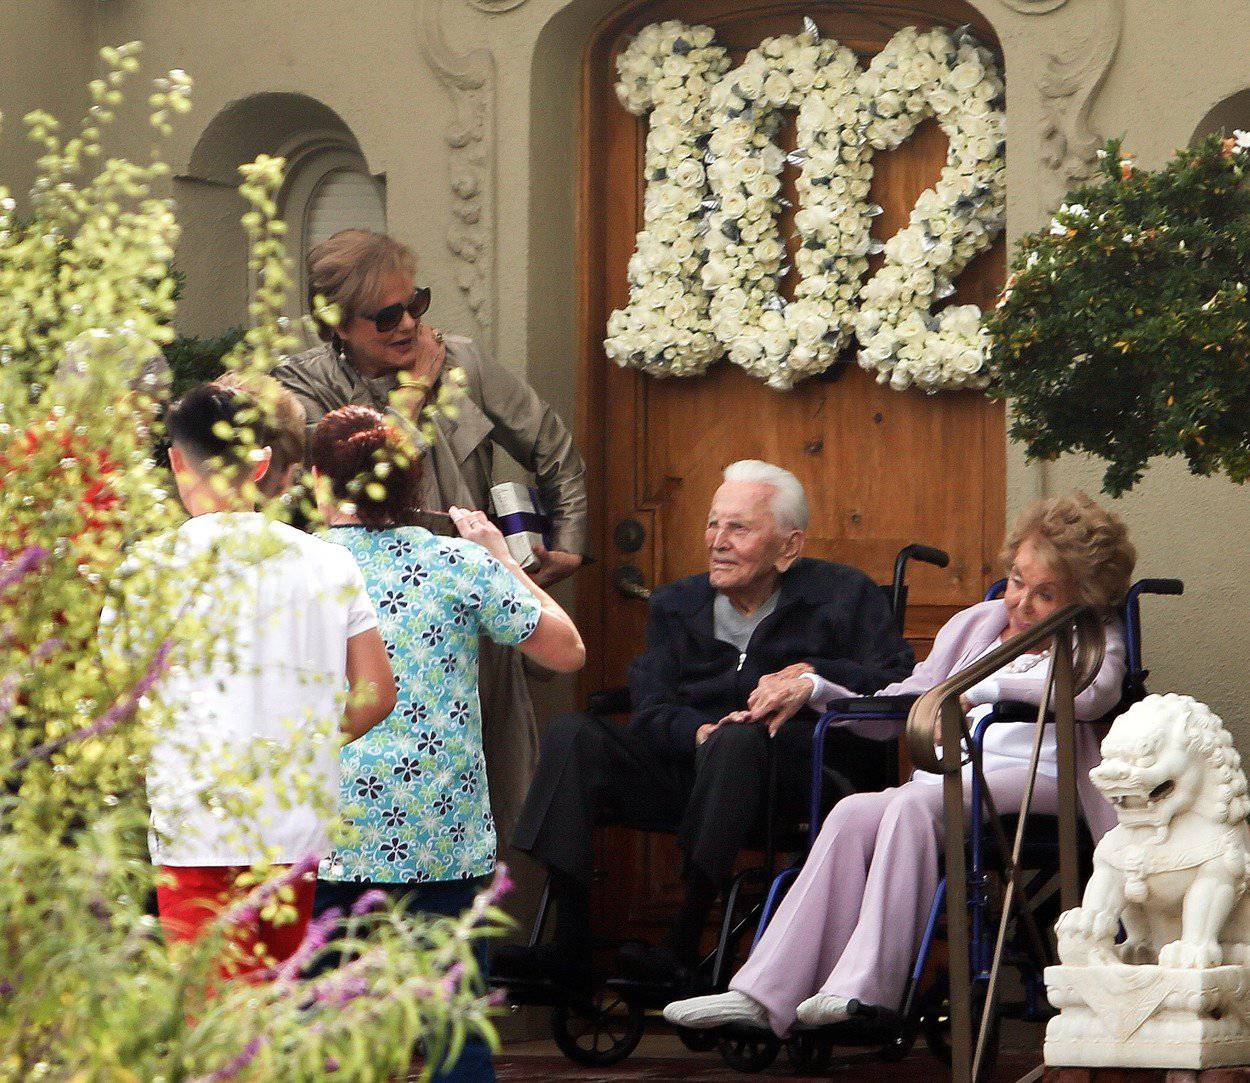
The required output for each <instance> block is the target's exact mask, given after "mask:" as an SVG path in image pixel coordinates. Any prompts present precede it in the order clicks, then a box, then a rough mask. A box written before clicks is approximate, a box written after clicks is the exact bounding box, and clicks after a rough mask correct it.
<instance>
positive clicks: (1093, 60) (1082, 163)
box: [1002, 0, 1124, 191]
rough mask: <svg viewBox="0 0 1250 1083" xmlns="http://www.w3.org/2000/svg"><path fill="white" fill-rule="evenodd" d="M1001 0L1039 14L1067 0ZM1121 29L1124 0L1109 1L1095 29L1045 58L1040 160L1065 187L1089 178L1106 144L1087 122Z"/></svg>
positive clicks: (1041, 86)
mask: <svg viewBox="0 0 1250 1083" xmlns="http://www.w3.org/2000/svg"><path fill="white" fill-rule="evenodd" d="M1002 2H1003V3H1005V4H1007V5H1008V6H1009V7H1011V8H1013V9H1015V10H1016V11H1025V10H1027V11H1028V13H1029V14H1040V13H1041V12H1042V11H1053V10H1054V9H1055V8H1057V7H1060V6H1061V5H1062V4H1063V3H1065V2H1066V0H1058V3H1056V2H1054V0H1036V2H1030V0H1002ZM1123 28H1124V0H1108V4H1107V15H1106V18H1105V19H1104V20H1103V22H1102V24H1101V25H1100V26H1099V27H1098V29H1097V30H1095V31H1094V32H1093V33H1092V34H1090V35H1089V36H1088V37H1085V38H1083V39H1082V40H1081V41H1079V42H1077V43H1076V44H1075V45H1074V46H1073V47H1072V48H1071V49H1068V50H1066V51H1065V52H1062V53H1051V54H1049V55H1048V56H1047V58H1046V74H1045V75H1044V76H1042V78H1041V80H1040V81H1039V82H1038V89H1039V90H1040V91H1041V94H1042V104H1043V106H1044V108H1045V110H1046V126H1045V129H1044V137H1045V140H1046V142H1047V144H1048V145H1049V148H1050V149H1049V152H1048V153H1047V154H1045V155H1044V156H1043V157H1042V161H1043V162H1044V163H1045V165H1047V166H1048V167H1049V168H1050V169H1052V170H1054V172H1055V173H1056V174H1057V175H1058V177H1059V180H1060V182H1061V184H1062V186H1063V188H1064V190H1065V191H1066V190H1067V189H1068V188H1071V187H1072V186H1073V185H1074V184H1079V183H1080V182H1081V181H1084V180H1087V179H1088V178H1089V176H1090V174H1091V173H1092V172H1093V168H1094V163H1095V161H1096V155H1097V152H1098V149H1099V147H1101V146H1102V144H1103V142H1104V140H1103V137H1102V136H1101V135H1100V134H1099V133H1098V132H1096V131H1095V130H1094V129H1093V128H1092V127H1091V126H1090V123H1089V113H1090V109H1091V107H1092V106H1093V103H1094V98H1095V96H1096V95H1097V93H1098V91H1099V89H1100V88H1101V87H1102V84H1103V80H1105V79H1106V77H1107V72H1108V71H1110V69H1111V62H1112V61H1113V60H1114V59H1115V54H1116V51H1117V50H1118V49H1119V47H1120V35H1121V33H1122V31H1123Z"/></svg>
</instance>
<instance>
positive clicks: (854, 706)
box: [703, 579, 1184, 1072]
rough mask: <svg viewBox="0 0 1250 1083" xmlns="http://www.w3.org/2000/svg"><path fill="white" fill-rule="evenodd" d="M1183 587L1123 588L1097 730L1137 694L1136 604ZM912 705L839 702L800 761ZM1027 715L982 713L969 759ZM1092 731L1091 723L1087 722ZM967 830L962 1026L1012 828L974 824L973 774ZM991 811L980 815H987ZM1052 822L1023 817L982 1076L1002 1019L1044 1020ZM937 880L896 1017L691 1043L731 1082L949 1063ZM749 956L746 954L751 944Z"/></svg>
mask: <svg viewBox="0 0 1250 1083" xmlns="http://www.w3.org/2000/svg"><path fill="white" fill-rule="evenodd" d="M1005 585H1006V581H1005V580H1000V581H999V582H997V583H995V584H994V585H993V586H992V587H991V588H990V590H989V591H988V592H987V594H986V599H987V600H990V599H994V598H998V597H1001V595H1002V593H1003V590H1004V589H1005ZM1183 593H1184V584H1183V583H1182V582H1181V581H1180V580H1178V579H1142V580H1139V581H1138V582H1136V583H1134V584H1133V586H1132V587H1131V588H1130V590H1129V592H1128V595H1127V597H1126V599H1125V602H1124V605H1123V607H1122V608H1121V610H1120V616H1121V619H1122V620H1123V622H1124V629H1125V645H1126V658H1125V662H1126V672H1125V677H1124V685H1123V691H1122V696H1121V700H1120V703H1119V705H1118V706H1117V707H1116V709H1115V710H1114V711H1112V712H1111V714H1110V715H1109V716H1107V718H1106V719H1105V720H1103V721H1107V722H1109V721H1110V720H1111V719H1113V718H1114V717H1116V716H1117V715H1118V714H1120V713H1121V712H1122V711H1123V710H1124V709H1126V708H1127V707H1128V706H1129V705H1130V704H1132V703H1135V702H1137V701H1138V700H1140V699H1142V698H1143V697H1144V696H1145V694H1146V678H1147V677H1148V676H1149V670H1147V669H1146V668H1145V667H1144V666H1143V664H1142V635H1141V597H1142V595H1144V594H1156V595H1180V594H1183ZM918 698H919V697H917V696H893V697H864V698H857V699H848V700H839V701H835V702H834V703H832V704H830V709H829V710H828V711H827V712H826V713H825V714H824V715H823V716H822V718H821V719H820V722H819V723H818V724H817V728H816V732H815V735H814V738H813V753H812V758H813V762H814V763H819V762H820V755H821V744H822V742H823V739H824V736H825V734H826V732H827V731H828V729H829V728H830V727H831V726H833V725H834V724H836V723H837V722H839V721H845V720H852V719H853V720H856V721H857V722H874V721H877V722H881V723H893V724H898V723H899V722H900V721H905V720H906V719H907V717H908V713H909V711H910V710H911V707H912V705H913V704H914V703H915V702H916V700H917V699H918ZM1036 713H1037V709H1036V708H1035V707H1033V706H1031V705H1026V704H1013V703H1001V704H998V705H996V706H995V707H994V709H993V710H992V711H990V712H989V714H987V715H986V717H984V718H983V719H982V720H981V721H980V722H979V723H978V724H977V725H976V726H975V728H974V729H973V732H972V734H971V741H972V744H973V746H974V749H975V753H974V754H975V755H977V756H979V755H980V752H981V748H982V746H983V743H984V740H985V737H986V734H987V732H988V731H989V729H990V727H991V726H993V725H995V724H998V723H1002V722H1020V721H1033V720H1035V718H1036ZM1091 724H1093V725H1098V724H1099V723H1091ZM820 786H821V779H820V778H819V777H818V775H817V774H816V773H814V774H813V780H812V815H811V824H810V832H811V835H810V840H809V849H810V844H811V843H813V842H814V841H815V838H816V835H817V834H818V833H819V830H820V827H821V822H822V821H821V819H820V817H819V813H820V809H821V808H822V802H821V798H820V793H819V788H820ZM969 796H970V806H971V808H970V813H969V822H970V824H971V830H970V832H969V837H968V839H967V843H966V855H967V857H966V864H967V878H968V891H967V897H968V909H969V930H970V936H969V947H970V957H969V959H968V964H967V965H968V967H969V972H970V978H971V986H972V990H973V1004H974V1017H979V1015H980V1014H981V1011H980V1009H981V1007H982V1006H983V1005H984V1003H985V1000H986V997H987V992H988V989H989V985H990V981H991V960H992V958H993V955H994V945H993V943H992V931H993V930H994V929H995V922H994V921H993V910H994V895H995V892H994V881H995V880H996V879H1001V878H1002V869H1003V868H1005V866H1006V856H1005V855H1006V851H1007V849H1008V848H1009V847H1008V846H1007V842H1006V840H1007V838H1008V837H1009V836H1011V835H1013V834H1014V833H1015V830H1016V822H1017V819H1018V818H1017V817H1016V816H1014V815H1011V816H1003V817H1000V818H999V819H998V822H997V824H995V823H989V822H988V819H987V816H986V806H987V804H989V802H988V801H987V796H986V794H985V793H984V792H983V790H982V786H981V780H980V778H979V776H978V775H976V774H975V773H974V775H973V778H972V782H971V785H970V795H969ZM991 807H992V806H991ZM1080 831H1081V832H1082V836H1081V838H1080V840H1079V865H1080V870H1081V871H1080V875H1081V879H1082V881H1084V880H1085V879H1087V878H1088V876H1089V872H1090V867H1091V864H1092V853H1093V843H1092V840H1091V837H1090V835H1089V832H1088V829H1087V828H1085V825H1084V824H1083V823H1082V824H1081V825H1080ZM1058 834H1059V833H1058V824H1057V819H1056V818H1055V817H1053V816H1042V815H1036V814H1035V815H1031V816H1030V817H1029V822H1028V825H1027V828H1026V830H1025V832H1024V836H1023V847H1022V850H1021V859H1022V867H1023V868H1025V869H1026V870H1027V872H1028V874H1029V878H1028V880H1027V881H1026V882H1024V883H1022V884H1021V885H1020V887H1021V900H1020V903H1019V905H1018V907H1017V910H1018V914H1019V916H1018V917H1017V918H1016V920H1015V922H1014V930H1013V931H1012V934H1011V935H1010V937H1009V944H1010V951H1009V952H1008V953H1007V954H1006V955H1005V956H1004V959H1005V961H1006V962H1007V963H1008V964H1009V965H1011V966H1012V967H1013V968H1014V969H1015V970H1016V971H1017V973H1018V975H1019V978H1020V987H1021V989H1022V990H1023V994H1024V998H1023V1001H1021V1002H1018V1003H1011V1004H1002V1005H999V1004H997V1002H996V1005H995V1013H994V1018H993V1020H992V1023H991V1026H990V1028H989V1031H988V1041H987V1042H986V1055H985V1057H984V1059H983V1064H984V1065H989V1064H992V1062H993V1059H994V1057H995V1055H996V1052H997V1037H998V1025H999V1023H1000V1022H1001V1020H1002V1019H1005V1018H1020V1019H1026V1020H1030V1021H1041V1020H1044V1019H1045V1018H1047V1016H1048V1014H1049V1005H1048V1004H1047V1001H1046V991H1045V983H1044V981H1043V971H1044V969H1045V967H1046V966H1047V965H1050V964H1051V963H1053V962H1054V961H1055V959H1054V958H1053V948H1052V945H1051V941H1050V939H1049V937H1047V936H1045V935H1043V933H1042V932H1041V930H1042V929H1043V928H1048V927H1050V926H1051V925H1053V923H1054V920H1055V919H1056V918H1057V917H1058V911H1059V906H1058V901H1059V900H1058V888H1057V886H1056V884H1055V880H1056V876H1057V871H1058V868H1059V840H1058ZM801 870H802V861H801V860H800V861H798V862H797V863H795V864H794V865H791V866H790V867H789V868H787V869H785V870H783V871H782V872H781V873H780V874H779V875H778V876H777V877H776V878H775V879H774V881H773V883H772V885H771V887H770V889H769V893H768V897H767V899H766V901H765V905H764V912H763V914H762V915H761V918H760V922H759V926H758V928H757V930H756V934H755V943H758V942H759V940H760V937H761V936H762V935H763V933H764V930H765V928H766V927H767V925H768V922H769V921H770V920H771V918H772V916H773V914H774V913H775V912H776V910H777V907H778V905H779V904H780V902H781V900H782V898H783V897H784V896H785V893H786V891H787V890H788V888H789V887H790V885H791V884H792V883H793V881H794V880H795V879H796V878H797V876H798V875H799V873H800V871H801ZM946 894H947V880H946V877H945V875H943V876H942V877H941V879H940V880H939V884H938V889H937V892H936V893H935V896H934V899H933V903H932V906H931V908H930V912H929V915H928V920H927V923H926V926H925V931H924V935H923V937H922V939H921V944H920V949H919V951H918V953H917V957H916V960H915V962H914V964H913V966H912V969H911V971H910V972H909V974H908V980H907V984H906V988H905V992H904V994H903V999H902V1002H901V1004H900V1005H899V1007H898V1008H897V1010H887V1009H883V1008H880V1007H874V1006H869V1005H862V1004H858V1003H857V1002H855V1001H852V1002H851V1011H852V1018H851V1019H849V1020H847V1021H845V1022H841V1023H836V1024H832V1025H830V1026H826V1027H820V1028H812V1029H804V1028H798V1029H795V1030H794V1031H792V1032H791V1034H790V1035H789V1036H788V1037H787V1038H786V1039H785V1040H784V1041H783V1040H782V1039H779V1038H778V1037H777V1036H776V1035H775V1034H773V1033H772V1032H771V1031H769V1030H762V1029H756V1028H750V1027H742V1026H734V1027H723V1028H719V1029H718V1030H713V1031H705V1032H703V1033H704V1035H705V1036H706V1040H707V1041H708V1043H709V1044H710V1043H711V1040H712V1037H713V1036H717V1047H718V1049H719V1052H720V1054H721V1057H722V1059H723V1060H724V1061H725V1062H726V1063H727V1064H728V1065H729V1066H730V1067H732V1068H735V1069H737V1070H739V1071H743V1072H759V1071H763V1070H764V1069H765V1068H767V1067H768V1066H769V1065H771V1064H772V1063H773V1061H774V1060H775V1059H776V1057H777V1055H778V1054H779V1052H780V1051H781V1049H782V1048H783V1047H784V1048H785V1050H786V1052H787V1054H788V1055H789V1058H790V1061H791V1062H792V1064H793V1065H794V1067H795V1069H796V1070H797V1071H800V1072H824V1071H830V1070H834V1069H837V1068H845V1067H850V1066H852V1065H854V1064H858V1063H863V1062H864V1061H869V1060H884V1061H897V1060H901V1059H902V1058H904V1057H905V1056H907V1055H908V1054H909V1053H910V1052H911V1050H912V1048H913V1047H914V1045H915V1043H916V1041H917V1039H918V1038H923V1040H924V1042H925V1044H926V1045H927V1046H928V1048H929V1050H930V1052H932V1053H933V1054H934V1055H935V1056H936V1057H938V1058H939V1059H940V1060H942V1061H943V1062H944V1063H946V1064H948V1065H949V1064H950V1062H951V1045H950V1006H949V1001H948V999H947V989H948V982H947V980H946V978H945V977H944V976H943V975H940V974H938V975H934V976H933V980H931V981H930V982H929V984H928V985H927V987H926V985H925V984H924V979H925V977H926V972H927V971H929V970H931V969H934V968H933V967H931V966H930V961H931V957H932V955H933V954H934V953H933V946H934V944H935V943H936V941H937V940H938V937H939V933H940V931H941V923H942V917H943V914H944V911H945V903H946ZM752 946H753V947H754V944H753V945H752Z"/></svg>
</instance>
